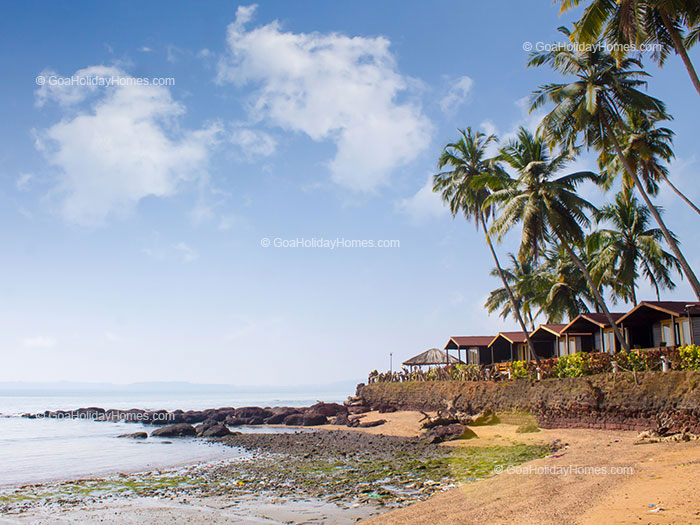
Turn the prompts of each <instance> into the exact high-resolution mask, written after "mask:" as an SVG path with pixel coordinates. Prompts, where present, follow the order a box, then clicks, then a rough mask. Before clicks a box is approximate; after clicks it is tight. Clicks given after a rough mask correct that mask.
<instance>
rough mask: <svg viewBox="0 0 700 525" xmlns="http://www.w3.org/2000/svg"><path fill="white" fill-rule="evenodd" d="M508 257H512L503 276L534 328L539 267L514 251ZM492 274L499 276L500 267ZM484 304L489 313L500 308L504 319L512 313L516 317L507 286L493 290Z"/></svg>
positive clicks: (503, 271)
mask: <svg viewBox="0 0 700 525" xmlns="http://www.w3.org/2000/svg"><path fill="white" fill-rule="evenodd" d="M508 257H509V258H510V266H509V267H507V268H503V269H502V270H501V271H502V273H503V277H504V278H505V280H506V282H507V283H508V284H509V285H510V288H511V290H512V293H513V296H514V298H515V302H516V303H517V305H518V309H519V310H520V313H521V315H525V316H526V317H527V320H528V321H529V323H530V328H531V329H532V330H534V329H535V318H534V317H533V315H532V309H533V307H534V308H536V307H537V303H536V295H537V293H536V289H537V278H538V276H537V268H534V267H533V265H532V264H530V261H522V260H520V259H518V258H517V257H516V256H515V255H513V254H512V253H509V254H508ZM491 275H492V276H494V277H499V276H500V274H499V272H498V268H494V269H493V270H491ZM484 306H486V308H487V310H488V311H489V313H493V312H495V311H497V310H500V312H499V315H500V316H501V317H502V318H503V319H507V318H508V317H509V316H511V315H512V316H513V317H515V311H514V309H513V303H512V302H511V300H510V296H509V295H508V290H507V289H506V287H505V286H502V287H501V288H496V289H495V290H493V291H492V292H491V293H490V294H489V296H488V298H487V299H486V304H485V305H484Z"/></svg>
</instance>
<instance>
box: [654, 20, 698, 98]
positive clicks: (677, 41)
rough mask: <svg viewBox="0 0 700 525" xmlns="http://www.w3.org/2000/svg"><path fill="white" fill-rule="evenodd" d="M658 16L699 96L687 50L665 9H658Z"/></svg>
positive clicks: (696, 77)
mask: <svg viewBox="0 0 700 525" xmlns="http://www.w3.org/2000/svg"><path fill="white" fill-rule="evenodd" d="M659 14H660V15H661V20H663V23H664V26H666V31H668V34H669V35H671V40H673V47H674V48H675V49H676V53H678V55H680V57H681V60H683V64H684V65H685V69H686V70H687V71H688V75H690V80H691V81H692V82H693V86H695V91H697V92H698V94H699V95H700V79H699V78H698V74H697V72H696V71H695V67H694V66H693V63H692V62H691V61H690V57H689V56H688V50H687V49H686V48H685V46H684V45H683V40H682V39H681V35H679V34H678V31H676V28H675V27H674V26H673V22H671V18H670V17H669V16H668V13H667V12H666V9H664V8H662V7H660V8H659Z"/></svg>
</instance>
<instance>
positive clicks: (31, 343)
mask: <svg viewBox="0 0 700 525" xmlns="http://www.w3.org/2000/svg"><path fill="white" fill-rule="evenodd" d="M22 346H23V347H24V348H33V349H36V348H53V347H54V346H56V340H55V339H54V338H52V337H44V336H36V337H25V338H24V339H22Z"/></svg>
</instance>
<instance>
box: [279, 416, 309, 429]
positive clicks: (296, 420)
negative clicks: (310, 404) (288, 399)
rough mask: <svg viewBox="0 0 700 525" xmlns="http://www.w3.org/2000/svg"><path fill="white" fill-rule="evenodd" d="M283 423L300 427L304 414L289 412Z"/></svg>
mask: <svg viewBox="0 0 700 525" xmlns="http://www.w3.org/2000/svg"><path fill="white" fill-rule="evenodd" d="M283 423H284V424H285V425H287V426H290V427H300V426H301V425H303V424H304V414H290V415H288V416H287V417H285V418H284V421H283Z"/></svg>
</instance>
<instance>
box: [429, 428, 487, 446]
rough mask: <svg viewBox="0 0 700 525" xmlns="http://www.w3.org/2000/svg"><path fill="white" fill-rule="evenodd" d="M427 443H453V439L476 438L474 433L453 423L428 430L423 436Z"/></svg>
mask: <svg viewBox="0 0 700 525" xmlns="http://www.w3.org/2000/svg"><path fill="white" fill-rule="evenodd" d="M424 436H425V439H426V440H427V441H428V443H442V442H443V441H453V440H455V439H471V438H475V437H477V435H476V433H475V432H474V431H473V430H471V429H470V428H468V427H465V426H464V425H460V424H459V423H453V424H451V425H443V426H439V427H434V428H432V429H430V430H428V431H427V432H426V433H425V434H424Z"/></svg>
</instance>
